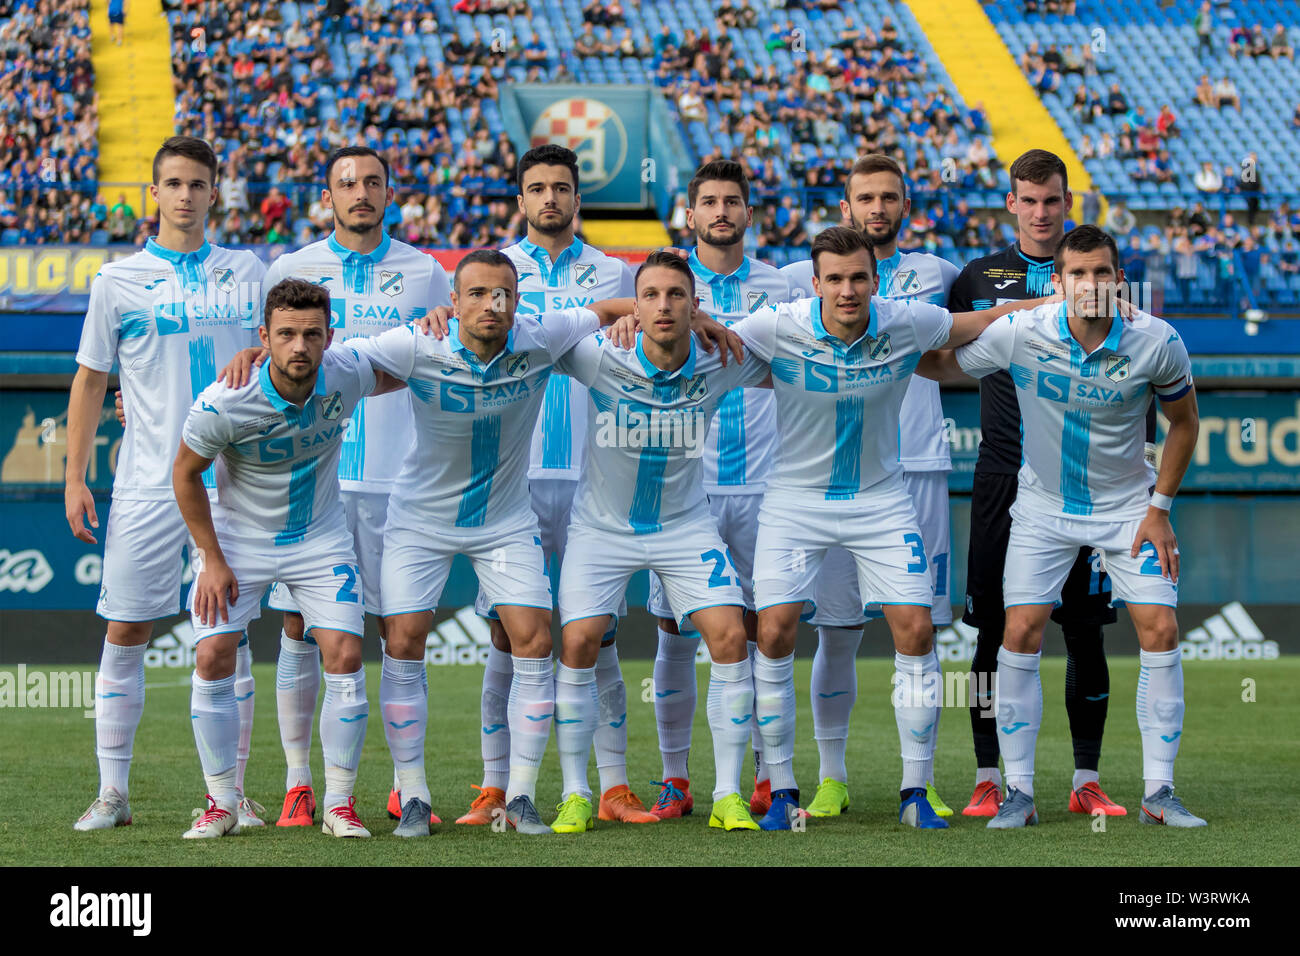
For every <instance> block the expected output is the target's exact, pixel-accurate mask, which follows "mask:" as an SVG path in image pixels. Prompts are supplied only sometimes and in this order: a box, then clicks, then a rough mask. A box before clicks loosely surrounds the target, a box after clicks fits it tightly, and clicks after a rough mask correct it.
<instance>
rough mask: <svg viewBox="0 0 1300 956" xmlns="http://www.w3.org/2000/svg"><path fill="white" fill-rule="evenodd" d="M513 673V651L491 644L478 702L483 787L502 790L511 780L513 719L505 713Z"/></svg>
mask: <svg viewBox="0 0 1300 956" xmlns="http://www.w3.org/2000/svg"><path fill="white" fill-rule="evenodd" d="M514 673H515V668H514V664H512V663H511V662H510V652H509V651H503V650H501V649H500V648H498V647H497V646H496V645H495V644H490V645H489V646H488V659H487V666H486V667H484V668H483V696H482V698H481V699H480V703H479V713H480V716H481V718H482V720H483V723H482V724H481V725H480V727H479V731H478V733H479V748H480V749H481V751H482V753H483V786H484V787H496V788H497V789H498V790H502V791H504V790H505V788H506V783H507V782H509V780H510V720H509V718H508V717H507V716H506V711H507V708H508V706H509V702H510V681H511V679H512V678H513V677H514Z"/></svg>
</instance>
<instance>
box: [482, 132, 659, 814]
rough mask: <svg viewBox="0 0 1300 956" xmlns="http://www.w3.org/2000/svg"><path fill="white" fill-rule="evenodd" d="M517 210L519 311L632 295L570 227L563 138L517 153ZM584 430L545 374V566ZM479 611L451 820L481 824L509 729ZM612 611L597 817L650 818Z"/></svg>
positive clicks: (538, 458) (540, 492)
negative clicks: (466, 796)
mask: <svg viewBox="0 0 1300 956" xmlns="http://www.w3.org/2000/svg"><path fill="white" fill-rule="evenodd" d="M518 184H519V196H518V203H519V209H520V211H521V212H523V214H524V218H525V220H526V221H527V223H528V233H527V235H526V236H525V238H523V239H521V240H519V242H517V243H515V244H514V245H511V246H507V247H506V248H505V249H503V250H502V252H504V253H505V254H506V255H507V256H508V257H509V258H510V261H511V262H513V263H514V265H515V269H516V270H518V273H519V297H518V301H517V303H516V306H515V312H516V314H517V315H521V316H523V315H534V316H535V315H541V314H542V313H544V312H556V311H560V310H563V309H580V308H586V307H587V306H590V305H591V303H593V302H598V301H600V300H602V299H621V298H631V297H632V296H633V295H634V294H635V293H634V290H633V286H632V273H631V271H630V270H629V269H628V267H627V265H626V264H625V263H624V262H623V261H622V260H621V259H616V258H614V257H613V256H607V255H605V254H604V253H603V252H601V251H600V250H599V249H596V248H595V247H593V246H590V245H587V244H586V243H584V242H582V241H581V240H580V239H578V238H576V237H575V235H574V217H575V216H576V215H577V213H578V208H579V206H580V204H581V196H580V195H579V192H578V157H577V156H576V155H575V154H574V152H573V151H572V150H570V149H566V148H564V147H563V146H555V145H550V144H548V145H545V146H537V147H534V148H533V149H530V150H528V152H526V153H524V155H523V156H522V157H520V160H519V173H518ZM586 429H587V390H586V388H584V387H583V386H582V385H581V383H579V382H575V381H573V380H572V379H571V378H569V377H568V376H567V375H561V374H559V373H558V372H552V373H551V377H550V380H549V381H548V382H547V384H546V397H545V399H544V400H543V402H542V411H541V414H540V415H538V417H537V427H536V428H535V429H534V431H533V437H532V447H531V451H530V455H529V463H528V495H529V498H530V499H531V501H532V507H533V511H534V512H535V513H536V514H537V522H538V526H539V528H540V530H541V537H542V551H543V552H544V553H545V555H546V563H547V566H548V567H549V566H550V563H551V561H552V559H554V560H555V561H556V562H557V563H563V561H564V547H565V542H566V540H567V535H568V528H569V511H570V509H571V508H572V506H573V494H574V490H575V489H576V488H577V486H578V472H579V469H580V467H581V464H582V453H583V447H584V445H585V436H586ZM476 609H477V610H478V612H479V614H480V615H482V616H484V617H487V618H488V620H489V622H490V626H491V629H492V643H491V646H490V647H489V648H488V662H487V667H486V668H485V669H484V672H483V692H482V698H481V705H480V706H481V712H482V719H483V723H482V726H481V729H480V731H479V739H480V746H481V749H482V753H483V782H482V785H481V786H480V787H478V788H477V789H478V790H479V795H478V797H476V798H475V799H474V802H473V803H472V804H471V805H470V808H469V812H468V813H466V814H465V815H464V816H462V817H460V819H458V820H457V821H456V822H457V823H465V824H477V825H487V824H490V823H491V822H492V814H493V811H494V810H497V809H504V808H505V788H506V780H507V777H508V776H509V770H510V766H509V760H510V727H509V721H508V720H507V719H506V699H507V696H508V695H509V692H510V678H511V663H510V643H509V640H508V639H507V638H506V634H505V630H504V629H503V628H502V627H501V622H500V621H498V620H496V618H495V615H493V614H492V613H491V612H490V610H489V607H488V604H487V601H486V599H485V598H484V596H483V593H482V591H481V590H480V592H479V598H478V601H477V602H476ZM616 625H617V618H614V619H611V621H610V627H609V629H608V631H607V632H606V634H605V638H604V640H603V642H602V645H601V649H600V657H599V660H598V661H597V663H596V691H597V694H598V696H599V698H600V701H601V706H602V718H601V721H600V724H599V726H598V727H597V729H596V738H595V751H596V766H597V768H598V769H599V772H600V789H601V799H600V809H599V815H600V818H601V819H602V820H622V821H624V822H631V823H645V822H654V821H653V820H652V819H651V818H650V814H649V813H648V812H647V811H646V809H645V807H644V806H643V805H642V804H641V801H640V800H639V799H638V798H637V796H636V794H634V793H632V792H631V790H629V789H628V785H627V691H626V689H625V687H624V684H623V674H622V671H621V670H620V668H619V664H618V650H617V648H616V647H615V645H614V642H613V641H614V628H615V626H616Z"/></svg>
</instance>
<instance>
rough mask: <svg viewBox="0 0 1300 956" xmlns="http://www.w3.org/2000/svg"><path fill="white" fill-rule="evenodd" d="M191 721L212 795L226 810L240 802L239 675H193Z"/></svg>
mask: <svg viewBox="0 0 1300 956" xmlns="http://www.w3.org/2000/svg"><path fill="white" fill-rule="evenodd" d="M190 723H191V724H192V725H193V727H194V743H195V745H196V746H197V747H198V749H199V763H200V764H202V766H203V779H204V782H206V783H207V786H208V794H209V796H211V797H212V799H213V800H215V801H216V803H217V806H219V807H221V808H222V809H223V810H234V809H235V807H236V806H237V805H238V804H239V790H238V789H237V788H236V786H235V754H236V751H237V750H238V749H239V706H238V705H237V704H236V703H235V675H234V674H231V675H230V676H229V677H222V678H220V679H219V680H204V679H203V678H202V677H200V676H199V675H198V672H197V671H196V672H195V673H194V676H193V677H192V678H190Z"/></svg>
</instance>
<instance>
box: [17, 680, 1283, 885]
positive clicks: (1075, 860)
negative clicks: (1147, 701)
mask: <svg viewBox="0 0 1300 956" xmlns="http://www.w3.org/2000/svg"><path fill="white" fill-rule="evenodd" d="M809 666H810V662H809V661H807V660H802V661H800V662H799V664H798V667H797V669H796V670H797V673H796V682H797V683H796V686H797V687H798V689H799V694H798V698H799V704H800V710H799V718H798V719H799V736H798V746H797V748H796V757H795V770H796V773H797V775H798V778H799V780H800V782H801V784H802V786H803V795H804V802H805V803H806V802H807V801H808V800H809V799H811V797H812V794H813V791H814V790H815V788H816V784H817V776H816V775H817V769H818V765H817V749H816V746H815V743H814V741H813V739H812V719H811V714H810V711H809V705H808V694H807V688H808V671H809ZM947 666H948V668H949V669H952V668H953V667H955V666H956V665H952V664H949V665H947ZM35 669H36V668H34V667H30V666H29V668H28V671H29V673H30V672H31V671H32V670H35ZM10 670H12V669H10ZM254 670H255V674H256V677H257V689H258V693H257V698H256V700H257V712H256V721H255V724H254V730H253V754H252V759H251V761H250V763H249V768H248V775H247V792H248V794H249V795H250V796H251V797H253V798H254V799H256V800H258V801H260V802H262V803H263V804H265V805H266V807H267V810H268V812H269V814H270V815H271V817H272V821H274V819H275V817H276V816H278V813H279V809H280V804H281V801H282V800H283V796H284V791H283V789H282V787H283V783H284V758H283V754H282V751H281V749H280V743H279V731H278V729H277V726H276V717H275V675H274V667H273V665H271V664H258V665H256V666H255V668H254ZM892 670H893V668H892V662H891V661H888V660H884V659H862V660H860V661H859V662H858V678H859V698H858V703H857V707H856V709H855V711H854V715H853V726H852V731H851V734H850V739H849V762H848V766H849V777H850V793H851V797H852V801H853V803H852V807H851V808H850V810H849V812H848V813H847V814H846V815H845V816H843V817H840V818H838V819H831V820H810V821H809V822H808V827H807V830H806V832H803V833H761V832H760V833H746V832H738V833H725V832H722V831H720V830H710V829H709V828H708V826H707V823H708V816H709V803H710V790H711V786H712V778H713V770H712V765H713V759H712V749H711V742H710V738H709V732H708V727H707V725H706V723H705V717H704V691H705V689H706V687H707V670H706V668H705V667H700V668H699V677H700V684H701V690H700V700H699V705H698V707H697V709H696V723H695V737H694V750H693V757H692V764H691V765H692V776H693V780H694V787H693V790H694V792H695V796H696V810H695V813H694V814H693V815H692V816H690V817H687V818H685V819H682V820H676V821H670V822H665V823H660V824H654V825H650V826H626V825H616V824H608V823H600V822H597V827H596V829H595V830H594V831H593V832H591V833H587V834H584V835H580V836H558V835H557V836H553V837H549V838H541V839H539V838H527V837H521V836H519V835H518V834H515V833H514V832H505V833H494V832H492V831H491V830H490V829H488V828H481V827H457V826H454V825H453V824H451V823H450V822H449V821H451V820H453V819H454V818H455V817H457V816H459V815H460V814H461V813H463V812H464V810H465V808H466V807H467V806H468V804H469V802H470V800H471V799H472V798H473V796H474V795H475V793H474V791H472V790H470V784H472V783H477V782H479V775H480V762H479V749H478V747H479V738H478V732H477V729H478V712H479V705H478V697H479V683H480V680H481V675H482V672H481V670H479V669H478V668H473V667H455V666H452V667H436V668H430V669H429V698H430V722H429V726H430V731H429V742H428V762H427V766H428V772H429V783H430V785H431V789H432V794H433V805H434V811H435V812H436V813H437V814H438V815H439V816H441V817H442V818H443V820H444V821H448V822H445V823H444V824H443V825H442V826H441V827H436V828H435V832H434V835H433V836H432V837H431V838H429V839H425V840H410V841H406V840H398V839H394V838H393V837H392V836H391V833H392V830H393V827H394V823H393V822H392V821H391V820H389V819H388V817H387V816H386V814H385V813H384V804H385V801H386V799H387V795H388V789H389V785H390V782H391V780H392V763H391V761H390V758H389V755H388V749H387V745H386V744H385V742H384V735H383V732H382V727H381V725H380V722H379V720H378V711H379V707H378V691H379V668H378V667H377V666H375V665H374V664H371V665H369V666H368V667H367V673H368V677H369V698H370V707H371V715H372V719H371V721H370V727H369V732H368V734H367V737H366V744H365V751H364V754H363V756H362V761H361V768H360V776H359V780H358V792H357V809H358V811H359V813H360V816H361V819H362V820H363V821H364V822H365V823H366V825H367V826H368V827H369V828H370V829H371V831H372V832H373V833H374V839H371V840H347V841H343V840H336V839H333V838H331V837H328V836H326V835H325V834H323V833H321V832H320V828H319V825H317V826H316V827H312V828H305V827H304V828H293V829H277V828H276V827H274V826H269V827H267V828H265V829H261V830H246V831H244V832H243V833H241V834H239V835H238V836H233V837H228V838H225V839H221V840H213V841H193V842H191V841H182V840H181V839H180V836H181V833H182V832H183V831H184V830H185V829H186V828H187V827H188V825H189V822H190V819H191V808H193V807H197V806H199V805H200V804H201V803H203V800H202V796H203V792H204V790H203V778H202V776H201V773H200V769H199V761H198V756H197V754H196V753H195V749H194V740H193V735H192V733H191V731H190V722H189V720H188V719H187V713H188V710H187V708H188V701H189V687H188V680H187V674H186V673H185V672H183V671H178V670H171V671H151V672H150V673H149V677H148V680H149V683H150V686H149V688H148V690H147V703H146V706H145V714H144V720H143V722H142V724H141V726H140V730H139V733H138V734H137V736H136V745H135V762H134V765H133V767H132V775H131V776H132V781H131V783H132V787H131V805H132V810H133V812H134V816H135V822H134V824H133V825H132V826H130V827H123V828H118V829H117V830H113V831H106V832H96V833H76V832H74V831H73V829H72V823H73V821H74V820H75V819H76V818H77V816H78V815H79V814H80V813H81V812H82V811H83V810H84V809H85V808H86V805H87V804H89V803H90V801H91V799H92V798H93V796H94V793H95V789H96V786H97V779H98V777H97V772H96V768H95V761H94V754H93V746H94V723H93V721H92V720H89V719H86V718H85V717H84V716H82V712H81V710H79V709H77V710H73V709H62V710H56V709H4V710H0V721H3V725H2V726H3V730H4V733H3V734H0V768H3V771H2V772H0V806H2V807H4V811H5V812H4V814H3V817H2V818H0V864H3V865H53V866H73V867H78V866H103V865H117V866H123V865H124V866H133V865H149V866H211V865H234V866H258V865H279V866H322V865H327V866H339V865H348V864H366V865H401V864H412V865H423V866H428V865H447V866H458V865H471V866H473V865H516V864H522V865H554V864H560V865H582V864H594V865H611V864H621V865H701V864H705V865H708V864H724V865H744V866H762V865H805V864H813V865H841V864H847V865H862V864H872V865H889V866H906V865H912V866H915V865H927V866H934V865H977V864H986V865H988V864H991V865H999V866H1015V865H1070V866H1077V865H1101V866H1108V865H1134V866H1151V865H1156V866H1160V865H1191V866H1198V865H1216V866H1233V865H1278V864H1283V863H1294V862H1295V861H1296V859H1298V858H1300V852H1298V850H1297V837H1296V834H1297V832H1298V831H1297V823H1300V812H1298V810H1297V798H1296V794H1295V789H1294V784H1295V779H1296V771H1297V767H1300V759H1298V752H1300V747H1298V746H1297V742H1296V735H1295V729H1296V727H1297V726H1300V695H1297V694H1296V693H1295V690H1294V688H1295V687H1296V683H1297V679H1300V661H1297V660H1294V659H1283V660H1278V661H1269V662H1262V663H1261V662H1244V661H1237V662H1196V663H1192V664H1189V665H1188V666H1187V667H1186V668H1185V674H1186V688H1187V720H1186V725H1185V726H1186V729H1185V735H1184V738H1183V745H1182V749H1181V752H1180V754H1179V757H1178V770H1177V773H1178V784H1179V794H1180V795H1181V796H1182V797H1183V798H1184V800H1185V802H1186V803H1187V805H1188V807H1189V808H1190V809H1191V810H1192V811H1193V812H1195V813H1197V814H1199V815H1201V816H1204V817H1205V818H1207V819H1208V820H1209V821H1210V826H1209V828H1208V829H1205V830H1195V831H1179V830H1170V829H1165V828H1163V827H1152V826H1144V825H1141V824H1140V823H1139V822H1138V819H1137V809H1138V801H1139V798H1140V796H1141V791H1140V788H1141V780H1140V779H1139V777H1140V773H1141V757H1140V750H1139V741H1138V732H1137V725H1136V719H1135V717H1134V711H1133V693H1134V687H1135V684H1136V680H1137V670H1138V668H1137V661H1136V658H1134V657H1112V658H1111V680H1112V694H1111V705H1112V706H1111V711H1110V719H1109V721H1108V724H1107V733H1106V746H1105V750H1104V752H1103V757H1102V768H1101V769H1102V783H1103V785H1104V786H1105V787H1106V789H1107V791H1108V792H1109V793H1110V795H1111V796H1112V797H1113V798H1114V799H1116V800H1118V801H1119V802H1120V803H1122V804H1124V805H1125V806H1126V807H1128V808H1129V811H1130V815H1129V816H1128V817H1121V818H1110V819H1109V820H1107V821H1106V828H1105V831H1104V832H1098V831H1097V830H1095V829H1094V822H1093V821H1092V820H1091V819H1089V818H1085V817H1081V816H1077V815H1073V814H1070V813H1067V812H1066V809H1065V806H1066V799H1067V796H1068V792H1069V782H1070V773H1071V771H1072V769H1073V766H1072V761H1071V757H1070V744H1069V734H1068V729H1067V724H1066V716H1065V709H1064V707H1063V706H1062V703H1061V698H1062V694H1063V685H1064V663H1063V660H1062V659H1061V658H1049V659H1047V660H1044V662H1043V679H1044V681H1043V682H1044V697H1045V701H1044V710H1045V714H1044V720H1043V729H1042V734H1041V736H1040V738H1039V745H1038V768H1039V769H1038V776H1037V779H1036V790H1037V799H1038V810H1039V817H1040V820H1041V825H1040V826H1038V827H1034V828H1029V829H1026V830H1023V831H1018V832H1011V833H996V832H991V831H988V830H986V829H985V828H984V822H985V821H984V820H983V819H973V818H965V817H962V816H961V815H960V809H961V807H962V806H963V805H964V804H965V801H966V800H967V798H968V797H969V795H970V790H971V787H972V783H973V778H974V777H973V759H972V756H971V745H970V723H969V718H968V716H967V712H966V711H965V709H957V708H948V709H946V710H945V712H944V714H943V717H942V723H941V727H940V742H939V751H938V764H937V768H936V775H937V777H938V788H939V792H940V794H941V795H942V796H943V797H944V799H945V800H946V801H947V802H948V803H949V804H950V805H951V806H952V807H953V808H954V809H955V810H957V811H958V813H957V815H956V816H955V817H953V818H951V822H952V828H951V829H950V830H948V831H946V832H917V831H914V830H911V829H908V828H906V827H902V826H900V825H899V823H898V791H897V787H898V782H899V772H900V761H899V758H898V737H897V731H896V729H895V725H894V719H893V714H892V711H891V709H890V703H889V692H890V676H891V674H892ZM623 672H624V676H625V679H626V681H627V686H628V711H629V713H628V728H629V738H630V739H629V771H630V778H631V782H632V786H633V789H634V790H636V791H637V792H638V793H639V794H640V795H641V796H642V798H643V799H645V800H646V802H647V803H649V802H650V800H652V799H653V797H654V796H655V789H654V788H653V787H651V786H650V784H649V782H648V781H650V780H651V779H652V778H658V777H659V771H660V765H659V757H658V751H657V749H656V739H655V726H654V708H653V705H652V704H651V703H649V702H647V701H644V700H643V699H642V694H643V686H648V685H643V681H646V680H648V678H649V677H650V675H651V664H650V662H648V661H625V662H624V663H623ZM1247 679H1250V680H1252V681H1253V682H1254V697H1255V701H1254V702H1245V701H1243V694H1244V693H1245V690H1244V689H1243V681H1245V680H1247ZM647 696H648V695H647ZM314 749H315V754H314V760H313V773H314V774H315V777H316V781H317V784H318V790H317V793H318V796H319V793H320V790H319V785H320V784H322V783H323V782H324V773H323V769H322V767H321V762H320V742H319V735H317V739H316V741H315V744H314ZM593 764H594V762H593ZM746 766H747V767H749V766H751V765H750V764H747V765H746ZM591 782H592V785H593V787H594V786H595V785H596V783H597V779H596V771H595V767H594V765H593V766H592V769H591ZM749 783H750V781H748V780H746V781H743V782H742V790H743V791H744V793H745V795H746V796H748V790H749ZM559 787H560V778H559V768H558V758H557V756H556V752H555V744H554V739H552V740H551V743H550V745H549V747H548V751H547V757H546V761H545V763H544V764H543V768H542V776H541V782H540V787H539V791H538V793H539V799H538V801H537V802H538V806H539V808H540V809H541V810H542V814H543V817H544V818H545V819H548V820H549V819H552V818H553V817H554V811H553V809H552V808H553V807H554V805H555V804H556V803H557V802H558V801H559V798H560V793H559Z"/></svg>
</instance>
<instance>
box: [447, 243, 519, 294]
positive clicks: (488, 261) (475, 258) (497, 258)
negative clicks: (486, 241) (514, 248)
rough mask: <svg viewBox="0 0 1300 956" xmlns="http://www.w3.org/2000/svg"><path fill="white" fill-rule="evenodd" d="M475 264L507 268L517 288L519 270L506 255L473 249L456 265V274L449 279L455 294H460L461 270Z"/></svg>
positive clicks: (497, 251) (488, 250) (494, 250)
mask: <svg viewBox="0 0 1300 956" xmlns="http://www.w3.org/2000/svg"><path fill="white" fill-rule="evenodd" d="M476 262H478V263H482V264H483V265H486V266H509V267H510V274H511V275H512V276H514V278H515V287H516V288H518V286H519V270H518V269H516V268H515V264H514V261H513V260H512V259H511V258H510V257H509V256H508V255H506V254H505V253H504V252H501V251H500V250H499V249H475V250H474V251H473V252H471V253H469V254H468V255H466V256H465V258H463V259H461V260H460V262H458V263H456V272H455V273H454V274H453V275H452V277H451V285H452V288H453V289H455V290H456V291H457V292H460V273H461V270H462V269H464V268H465V267H466V266H472V265H474V263H476Z"/></svg>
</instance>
